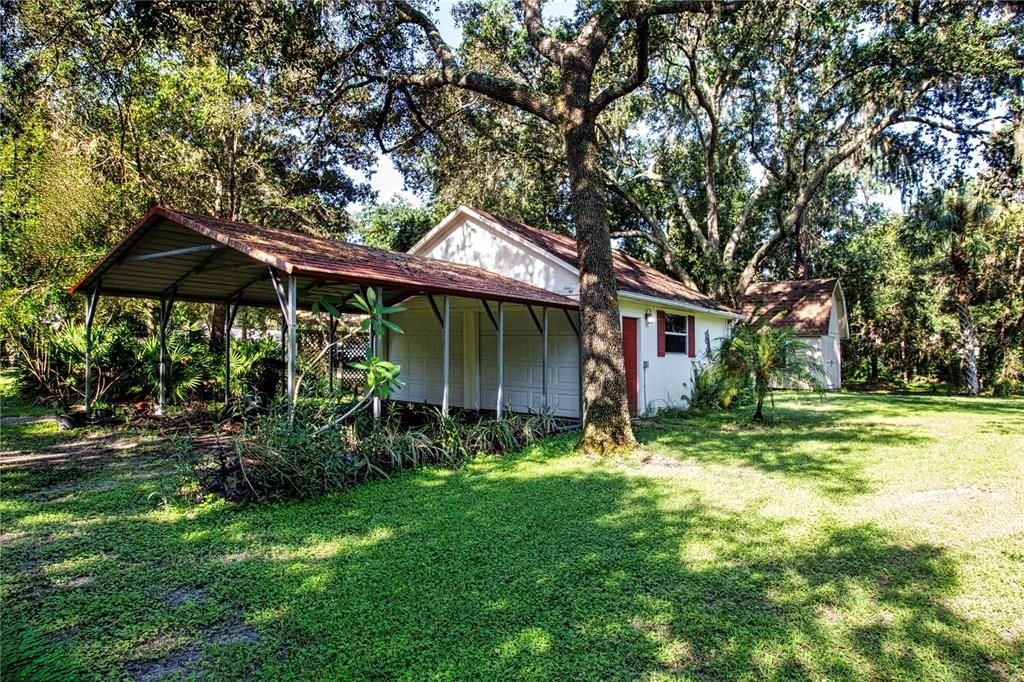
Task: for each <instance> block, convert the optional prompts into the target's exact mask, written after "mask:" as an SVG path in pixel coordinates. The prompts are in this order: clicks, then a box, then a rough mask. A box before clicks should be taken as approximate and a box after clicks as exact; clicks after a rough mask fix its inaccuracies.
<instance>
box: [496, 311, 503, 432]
mask: <svg viewBox="0 0 1024 682" xmlns="http://www.w3.org/2000/svg"><path fill="white" fill-rule="evenodd" d="M504 393H505V304H504V303H502V302H501V301H499V302H498V401H497V402H498V404H497V407H496V410H495V411H496V412H497V415H498V419H501V411H502V402H503V401H504V399H505V396H504Z"/></svg>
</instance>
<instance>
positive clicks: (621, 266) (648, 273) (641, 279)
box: [473, 208, 733, 312]
mask: <svg viewBox="0 0 1024 682" xmlns="http://www.w3.org/2000/svg"><path fill="white" fill-rule="evenodd" d="M473 210H474V211H476V212H478V213H480V214H481V215H483V216H485V217H486V218H488V219H489V220H493V221H494V222H496V223H497V224H499V225H501V226H502V227H504V228H505V229H507V230H509V231H511V232H513V233H515V234H517V235H519V236H520V237H523V238H525V239H527V240H529V241H530V242H532V243H533V244H536V245H537V246H539V247H540V248H542V249H544V250H545V251H548V252H549V253H551V254H553V255H554V256H555V257H557V258H559V259H560V260H563V261H565V262H566V263H568V264H570V265H572V266H573V267H578V262H579V260H578V257H577V254H576V240H575V239H573V238H572V237H567V236H565V235H561V234H556V233H554V232H548V231H547V230H541V229H539V228H536V227H533V226H532V225H525V224H523V223H517V222H515V221H514V220H508V219H506V218H500V217H498V216H495V215H493V214H491V213H488V212H487V211H483V210H481V209H478V208H474V209H473ZM612 259H613V262H614V267H615V284H616V285H617V287H618V290H619V291H623V292H627V293H634V294H641V295H644V296H653V297H655V298H666V299H675V300H679V301H682V302H683V303H688V304H690V305H695V306H699V307H701V308H707V309H709V310H719V311H723V312H733V311H732V309H731V308H729V307H728V306H725V305H723V304H721V303H719V302H718V301H716V300H715V299H714V298H713V297H711V296H708V295H707V294H704V293H701V292H700V291H697V290H696V289H691V288H690V287H688V286H686V285H685V284H683V283H682V282H680V281H679V280H676V279H673V278H672V277H670V276H668V275H666V274H665V273H663V272H661V271H659V270H657V269H655V268H652V267H651V266H650V265H648V264H646V263H644V262H643V261H641V260H638V259H636V258H633V257H632V256H630V255H627V254H625V253H623V252H622V251H619V250H618V249H613V250H612Z"/></svg>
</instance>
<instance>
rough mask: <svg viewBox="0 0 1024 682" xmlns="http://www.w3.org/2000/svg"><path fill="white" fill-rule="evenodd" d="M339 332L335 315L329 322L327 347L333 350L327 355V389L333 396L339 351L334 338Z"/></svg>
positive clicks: (330, 317)
mask: <svg viewBox="0 0 1024 682" xmlns="http://www.w3.org/2000/svg"><path fill="white" fill-rule="evenodd" d="M337 331H338V319H337V318H336V317H334V316H333V315H331V316H329V319H328V320H327V347H328V348H330V349H331V350H330V351H328V353H327V388H328V390H329V391H330V393H331V395H332V396H333V395H334V373H335V371H336V368H335V366H334V361H335V359H336V358H337V355H336V353H337V351H338V349H337V348H335V347H334V337H335V336H336V334H337Z"/></svg>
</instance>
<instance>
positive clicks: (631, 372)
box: [622, 317, 638, 414]
mask: <svg viewBox="0 0 1024 682" xmlns="http://www.w3.org/2000/svg"><path fill="white" fill-rule="evenodd" d="M637 321H638V318H636V317H624V318H622V354H623V356H624V360H625V361H626V396H627V397H628V398H629V413H630V414H636V412H637V408H636V405H637V402H638V400H637V395H638V391H637V379H636V370H637V367H636V365H637V357H636V356H637V353H636V325H637Z"/></svg>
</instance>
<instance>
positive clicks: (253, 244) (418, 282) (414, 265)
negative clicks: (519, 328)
mask: <svg viewBox="0 0 1024 682" xmlns="http://www.w3.org/2000/svg"><path fill="white" fill-rule="evenodd" d="M161 220H167V221H170V222H172V223H175V224H177V225H181V226H183V227H186V228H188V229H189V230H192V231H193V232H195V233H197V234H199V235H201V236H203V237H206V238H208V239H210V240H212V241H214V242H217V243H220V244H223V245H224V246H227V247H229V248H231V249H234V250H236V251H238V252H240V253H243V254H245V255H246V256H248V257H250V258H252V259H254V260H256V261H259V262H262V263H264V264H266V265H269V266H271V267H274V268H277V269H278V270H281V271H283V272H286V273H289V274H293V275H297V276H305V277H309V278H313V279H317V280H323V281H325V282H329V281H335V282H348V283H355V284H361V285H366V286H384V287H387V288H390V289H406V290H408V291H409V292H410V293H418V292H423V293H438V294H449V295H453V296H465V297H468V298H480V299H489V300H495V301H507V302H512V303H525V304H534V305H547V306H555V307H560V308H576V307H578V305H579V304H578V303H577V302H576V301H574V300H573V299H571V298H567V297H565V296H561V295H559V294H556V293H553V292H550V291H545V290H543V289H540V288H537V287H534V286H531V285H529V284H526V283H524V282H519V281H517V280H514V279H511V278H508V277H504V276H502V275H498V274H495V273H493V272H489V271H487V270H484V269H482V268H477V267H473V266H470V265H461V264H458V263H450V262H448V261H442V260H437V259H434V258H424V257H420V256H412V255H410V254H406V253H395V252H392V251H383V250H381V249H374V248H371V247H367V246H361V245H358V244H349V243H345V242H340V241H335V240H332V239H324V238H321V237H313V236H310V235H305V234H299V233H295V232H287V231H284V230H275V229H271V228H267V227H261V226H258V225H251V224H248V223H241V222H234V221H230V220H221V219H218V218H211V217H209V216H202V215H196V214H191V213H183V212H179V211H172V210H169V209H166V208H160V207H157V208H154V209H152V210H150V211H149V213H147V214H146V217H145V218H144V219H143V220H142V221H141V222H140V223H139V224H138V225H136V226H135V228H133V229H132V230H131V231H130V232H129V233H128V235H127V236H126V237H125V238H124V239H123V240H122V241H121V243H120V244H118V245H117V246H116V247H114V249H113V250H111V252H110V253H108V254H107V256H106V257H105V258H104V259H103V260H102V261H100V263H98V264H97V265H96V266H95V267H93V269H92V270H90V271H89V273H88V274H87V275H86V276H85V277H84V278H82V280H81V281H80V282H79V283H78V284H76V285H75V286H74V287H73V288H72V290H71V291H72V293H74V292H75V291H78V290H80V289H82V288H83V287H86V286H87V285H89V284H91V283H92V282H93V281H95V280H97V279H99V278H101V277H102V276H103V273H104V272H105V271H107V270H109V269H110V268H113V267H116V266H117V265H118V264H119V262H120V260H121V256H122V255H123V254H124V253H126V252H127V251H128V250H129V249H131V248H132V247H133V246H135V245H136V244H137V243H138V242H140V241H141V240H143V239H145V235H146V232H147V228H149V227H152V226H153V225H155V224H157V223H159V222H160V221H161Z"/></svg>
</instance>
